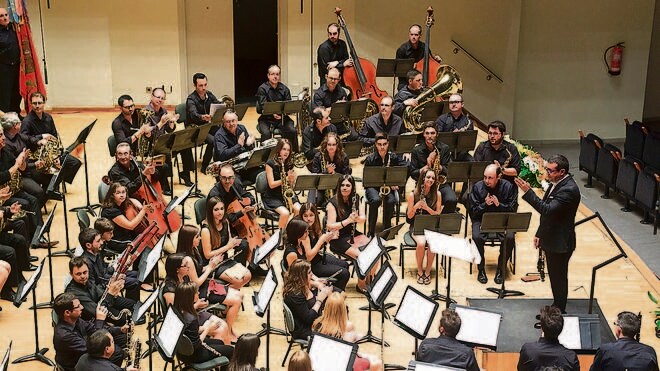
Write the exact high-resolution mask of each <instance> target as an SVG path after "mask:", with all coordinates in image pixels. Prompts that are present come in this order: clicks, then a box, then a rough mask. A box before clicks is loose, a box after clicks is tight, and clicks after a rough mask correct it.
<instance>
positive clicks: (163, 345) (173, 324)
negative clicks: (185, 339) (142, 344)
mask: <svg viewBox="0 0 660 371" xmlns="http://www.w3.org/2000/svg"><path fill="white" fill-rule="evenodd" d="M183 327H184V323H183V320H182V319H181V315H180V314H179V313H178V311H177V310H176V309H174V308H173V307H171V306H170V307H169V308H167V313H166V314H165V319H164V320H163V324H162V325H161V326H160V330H159V331H158V334H157V335H156V341H155V343H156V344H157V349H158V353H160V355H161V357H163V359H164V360H165V362H166V363H167V362H172V363H174V356H175V355H176V347H177V344H178V342H179V338H181V334H183Z"/></svg>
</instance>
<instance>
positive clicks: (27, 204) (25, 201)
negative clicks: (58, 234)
mask: <svg viewBox="0 0 660 371" xmlns="http://www.w3.org/2000/svg"><path fill="white" fill-rule="evenodd" d="M14 202H18V203H19V204H21V207H22V209H23V210H29V211H33V212H34V215H30V216H29V219H30V223H29V224H28V233H29V234H30V235H33V234H34V231H35V230H36V229H37V228H39V227H41V226H42V225H43V224H44V217H43V214H42V208H43V204H42V203H41V202H39V199H38V198H37V197H35V196H33V195H31V194H29V193H27V192H25V191H24V190H21V191H19V192H18V193H16V194H15V195H14V196H13V197H11V198H10V199H9V200H7V202H5V206H11V204H13V203H14Z"/></svg>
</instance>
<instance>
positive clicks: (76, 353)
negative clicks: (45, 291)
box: [53, 292, 129, 371]
mask: <svg viewBox="0 0 660 371" xmlns="http://www.w3.org/2000/svg"><path fill="white" fill-rule="evenodd" d="M53 310H54V311H55V314H56V315H57V324H56V325H55V329H54V330H53V347H54V348H55V362H57V364H58V366H60V367H61V368H62V369H64V370H65V371H72V370H73V369H74V368H75V366H76V363H78V360H79V359H80V357H81V356H82V355H83V354H85V353H86V352H87V350H88V346H87V345H88V344H87V338H88V337H89V336H90V335H92V334H93V333H94V332H95V331H97V330H100V329H103V328H105V327H106V324H105V320H106V317H107V315H108V309H107V308H106V307H104V306H98V307H97V308H96V312H95V317H94V318H92V319H91V320H89V321H86V320H84V319H82V318H81V315H82V310H83V306H82V304H80V300H79V299H78V298H77V297H76V296H75V295H74V294H72V293H70V292H63V293H61V294H59V295H57V296H56V297H55V304H54V306H53ZM108 330H109V331H110V334H112V337H113V339H114V341H115V342H117V345H118V347H117V348H116V349H115V351H114V353H113V354H112V356H111V357H110V361H111V362H112V363H114V364H115V365H117V366H121V364H122V361H123V360H124V358H125V353H124V350H123V349H122V348H123V347H124V346H125V345H126V340H127V339H126V335H125V334H126V333H127V332H128V330H129V328H128V325H124V326H123V327H116V326H110V327H108Z"/></svg>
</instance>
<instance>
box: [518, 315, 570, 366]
mask: <svg viewBox="0 0 660 371" xmlns="http://www.w3.org/2000/svg"><path fill="white" fill-rule="evenodd" d="M540 318H541V330H543V332H542V333H541V337H540V338H539V340H538V341H535V342H531V343H525V344H523V346H522V348H520V358H518V371H536V370H538V369H540V368H542V367H544V366H555V367H560V368H561V369H562V370H565V371H579V370H580V361H579V360H578V357H577V354H575V352H574V351H573V350H571V349H567V348H566V347H564V346H563V345H561V344H559V340H557V338H558V337H559V334H561V332H562V330H563V329H564V317H562V316H561V310H560V309H559V308H557V307H551V306H545V307H543V308H541V314H540Z"/></svg>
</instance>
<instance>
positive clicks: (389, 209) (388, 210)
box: [366, 188, 397, 236]
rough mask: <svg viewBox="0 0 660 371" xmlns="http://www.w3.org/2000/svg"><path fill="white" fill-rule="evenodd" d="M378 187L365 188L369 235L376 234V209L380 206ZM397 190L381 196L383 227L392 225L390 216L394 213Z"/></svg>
mask: <svg viewBox="0 0 660 371" xmlns="http://www.w3.org/2000/svg"><path fill="white" fill-rule="evenodd" d="M379 192H380V190H379V189H378V188H367V190H366V195H367V204H368V205H369V225H368V228H369V236H374V235H375V234H376V222H377V221H378V209H379V208H380V204H381V198H380V194H379ZM396 195H397V191H395V190H392V191H391V192H390V194H388V195H387V196H385V197H383V200H382V202H383V203H384V206H383V229H387V228H390V227H391V226H392V216H393V215H394V206H395V205H396Z"/></svg>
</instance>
